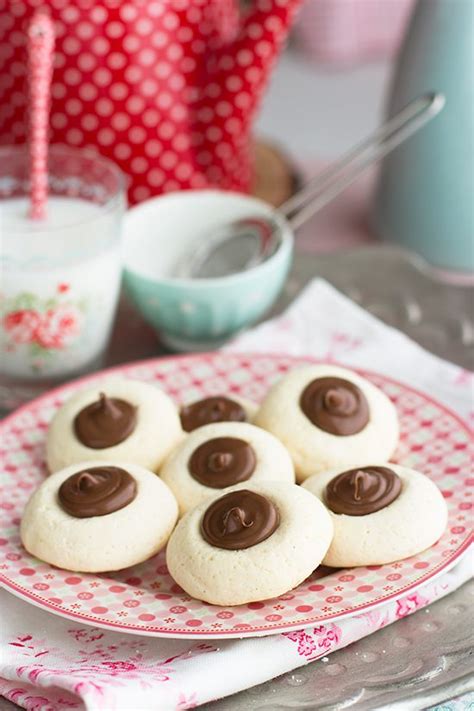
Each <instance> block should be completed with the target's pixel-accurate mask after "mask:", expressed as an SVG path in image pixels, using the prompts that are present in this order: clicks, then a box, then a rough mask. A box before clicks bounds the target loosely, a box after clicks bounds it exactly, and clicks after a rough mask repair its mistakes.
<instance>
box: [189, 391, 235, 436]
mask: <svg viewBox="0 0 474 711" xmlns="http://www.w3.org/2000/svg"><path fill="white" fill-rule="evenodd" d="M180 417H181V425H182V427H183V430H185V432H192V431H193V430H195V429H197V428H198V427H202V426H203V425H209V424H211V423H213V422H245V421H246V419H247V414H246V412H245V410H244V408H243V407H242V405H239V403H238V402H235V400H231V399H230V398H228V397H223V396H215V397H206V398H204V399H203V400H198V401H197V402H193V403H191V404H190V405H185V406H184V407H182V408H181V412H180Z"/></svg>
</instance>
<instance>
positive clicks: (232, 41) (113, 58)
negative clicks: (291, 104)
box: [0, 0, 301, 203]
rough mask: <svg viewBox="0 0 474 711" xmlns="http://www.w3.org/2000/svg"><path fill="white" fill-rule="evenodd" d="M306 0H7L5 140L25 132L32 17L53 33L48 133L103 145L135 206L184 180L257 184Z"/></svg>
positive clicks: (0, 7)
mask: <svg viewBox="0 0 474 711" xmlns="http://www.w3.org/2000/svg"><path fill="white" fill-rule="evenodd" d="M300 2H301V0H255V1H254V2H252V3H250V7H249V9H248V10H247V11H245V12H243V13H242V14H241V13H240V12H239V10H238V3H237V0H129V1H128V2H127V1H125V2H123V1H121V2H118V0H108V1H106V0H102V2H92V1H89V0H75V1H74V2H73V1H72V0H14V1H12V0H0V144H1V145H7V144H12V143H16V144H21V143H24V142H25V141H26V140H27V122H26V110H25V109H26V106H27V77H26V66H27V64H26V32H25V27H26V24H27V22H28V20H29V18H30V17H31V14H32V12H33V10H34V9H35V8H36V7H38V6H39V5H47V6H48V7H49V8H50V11H51V17H52V19H53V20H54V24H55V30H56V56H55V66H54V74H53V84H52V109H51V117H50V122H51V141H52V143H65V144H68V145H71V146H77V147H89V148H94V149H97V150H98V151H99V152H100V153H101V154H103V155H105V156H107V157H109V158H111V159H112V160H113V161H115V162H116V163H117V164H118V165H119V166H120V167H121V168H122V169H123V170H124V171H125V172H126V173H127V174H128V175H129V176H130V177H131V185H130V192H129V197H130V201H131V202H132V203H136V202H139V201H141V200H144V199H146V198H148V197H150V196H151V195H156V194H159V193H162V192H169V191H172V190H179V189H190V188H205V187H216V186H217V187H220V188H223V189H229V190H240V191H244V192H245V191H248V190H249V187H250V183H251V177H252V161H251V151H250V134H251V128H252V123H253V120H254V118H255V114H256V112H257V110H258V107H259V105H260V101H261V98H262V94H263V92H264V89H265V87H266V85H267V82H268V78H269V74H270V71H271V69H272V67H273V65H274V63H275V60H276V58H277V56H278V53H279V50H280V49H281V47H282V44H283V43H284V41H285V38H286V35H287V32H288V29H289V27H290V24H291V21H292V19H293V16H294V13H295V11H296V9H297V6H298V5H299V4H300Z"/></svg>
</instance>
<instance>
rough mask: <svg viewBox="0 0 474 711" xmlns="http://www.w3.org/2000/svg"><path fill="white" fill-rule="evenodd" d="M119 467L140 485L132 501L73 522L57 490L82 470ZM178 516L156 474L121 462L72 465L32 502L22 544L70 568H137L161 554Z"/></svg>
mask: <svg viewBox="0 0 474 711" xmlns="http://www.w3.org/2000/svg"><path fill="white" fill-rule="evenodd" d="M101 466H119V467H122V468H123V469H125V470H126V471H127V472H129V474H131V475H132V476H133V478H134V479H135V480H136V482H137V494H136V497H135V498H134V500H133V501H132V502H131V503H130V504H128V505H127V506H125V507H124V508H122V509H119V510H118V511H114V512H113V513H109V514H107V515H105V516H93V517H91V518H75V517H74V516H71V515H69V514H68V513H66V511H64V510H63V508H62V507H61V505H60V503H59V501H58V490H59V487H60V486H61V484H62V483H63V481H65V480H66V479H67V478H68V477H69V476H71V475H72V474H75V473H76V472H79V471H81V470H83V469H89V468H91V467H101ZM177 518H178V505H177V503H176V499H175V498H174V496H173V494H172V493H171V491H170V490H169V488H168V487H167V486H166V484H164V483H163V482H162V481H161V479H159V477H157V476H156V475H155V474H154V473H153V472H150V471H148V470H146V469H143V468H142V467H140V466H136V465H133V464H125V463H123V464H122V463H121V462H120V463H118V462H117V461H115V462H114V461H106V462H104V461H102V460H100V461H97V460H96V461H93V462H85V463H82V464H74V465H72V466H70V467H67V468H66V469H63V470H62V471H59V472H56V474H52V475H51V476H49V477H48V478H47V479H45V481H43V483H42V484H41V486H40V487H39V488H38V489H37V490H36V491H35V492H34V494H33V495H32V496H31V498H30V499H29V501H28V503H27V505H26V508H25V511H24V513H23V518H22V521H21V540H22V543H23V545H24V546H25V548H26V550H27V551H28V552H29V553H31V554H32V555H34V556H36V557H37V558H39V559H40V560H44V561H46V562H47V563H50V564H51V565H55V566H57V567H58V568H64V569H66V570H74V571H78V572H84V573H101V572H106V571H110V570H121V569H122V568H128V567H129V566H131V565H136V564H137V563H141V562H142V561H144V560H147V559H148V558H150V557H151V556H152V555H155V553H158V551H160V550H161V549H162V548H163V546H165V545H166V542H167V540H168V538H169V536H170V534H171V532H172V530H173V528H174V526H175V523H176V520H177Z"/></svg>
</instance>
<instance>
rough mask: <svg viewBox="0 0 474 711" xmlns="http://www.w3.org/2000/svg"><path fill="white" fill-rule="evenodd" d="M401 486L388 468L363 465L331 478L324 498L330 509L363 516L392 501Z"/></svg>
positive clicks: (397, 477)
mask: <svg viewBox="0 0 474 711" xmlns="http://www.w3.org/2000/svg"><path fill="white" fill-rule="evenodd" d="M401 490H402V482H401V479H400V477H399V476H397V474H395V472H394V471H392V470H391V469H388V468H387V467H363V468H360V469H350V470H349V471H346V472H342V474H338V476H336V477H334V479H331V481H330V482H329V483H328V485H327V486H326V492H325V497H324V498H325V502H326V505H327V507H328V508H329V509H330V510H331V511H332V512H333V513H336V514H347V515H348V516H366V515H367V514H371V513H375V511H380V509H383V508H385V507H386V506H388V505H389V504H391V503H392V501H395V499H396V498H397V497H398V496H399V494H400V492H401Z"/></svg>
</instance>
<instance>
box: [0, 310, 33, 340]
mask: <svg viewBox="0 0 474 711" xmlns="http://www.w3.org/2000/svg"><path fill="white" fill-rule="evenodd" d="M39 323H40V315H39V314H38V313H37V312H36V311H33V310H32V309H20V310H19V311H11V312H10V313H9V314H7V315H6V316H5V317H4V318H3V328H4V329H5V331H6V332H7V333H8V335H9V337H10V339H11V340H12V341H13V343H17V344H22V343H32V342H33V341H35V340H36V331H37V328H38V326H39Z"/></svg>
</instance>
